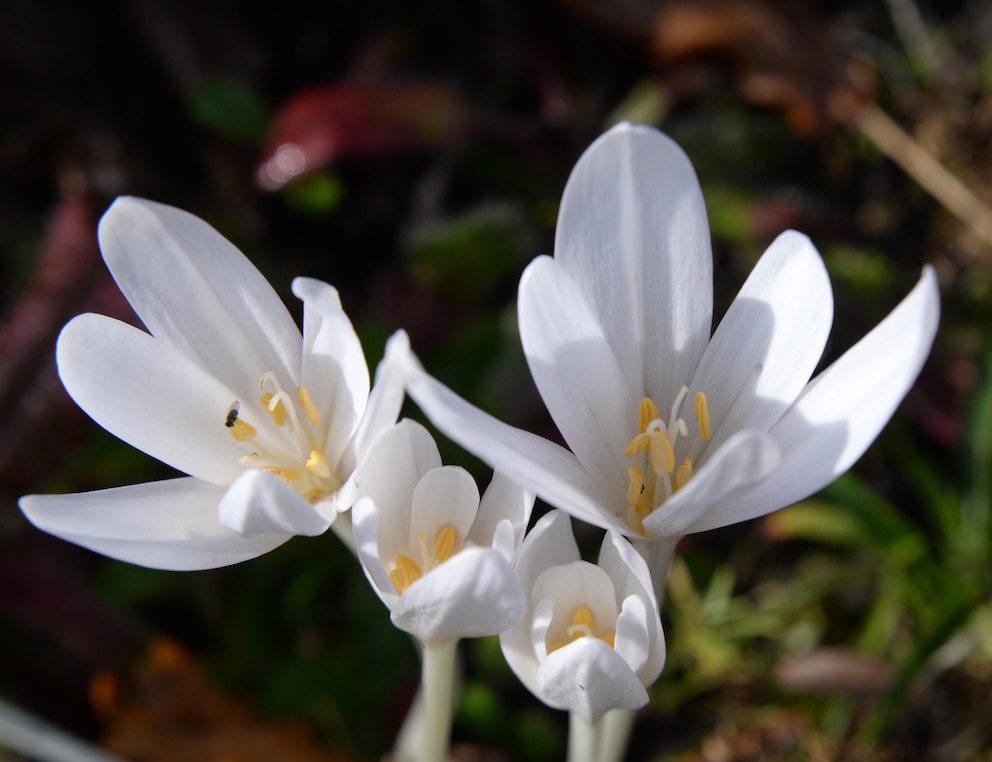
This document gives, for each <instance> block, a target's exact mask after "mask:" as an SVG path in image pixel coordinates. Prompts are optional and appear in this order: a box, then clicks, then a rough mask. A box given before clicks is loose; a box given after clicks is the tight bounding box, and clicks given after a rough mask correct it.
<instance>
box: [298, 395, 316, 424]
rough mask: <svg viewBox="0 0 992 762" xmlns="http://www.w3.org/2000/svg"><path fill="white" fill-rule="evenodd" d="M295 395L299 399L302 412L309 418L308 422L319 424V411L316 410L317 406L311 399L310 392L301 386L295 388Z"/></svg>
mask: <svg viewBox="0 0 992 762" xmlns="http://www.w3.org/2000/svg"><path fill="white" fill-rule="evenodd" d="M296 397H297V399H298V400H299V401H300V407H301V408H303V414H304V415H305V416H306V417H307V418H308V419H309V421H310V423H312V424H313V425H314V426H319V425H320V412H319V411H318V410H317V406H316V405H315V404H313V400H312V399H310V394H309V393H308V392H307V390H306V389H304V388H303V387H302V386H300V387H298V388H297V389H296Z"/></svg>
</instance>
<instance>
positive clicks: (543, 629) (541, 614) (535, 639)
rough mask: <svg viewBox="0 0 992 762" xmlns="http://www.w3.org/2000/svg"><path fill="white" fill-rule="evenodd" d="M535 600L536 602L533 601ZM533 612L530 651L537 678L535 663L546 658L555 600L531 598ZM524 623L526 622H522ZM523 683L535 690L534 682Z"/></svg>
mask: <svg viewBox="0 0 992 762" xmlns="http://www.w3.org/2000/svg"><path fill="white" fill-rule="evenodd" d="M535 600H536V603H534V601H535ZM531 604H532V605H533V608H534V613H533V615H532V616H531V620H530V646H531V652H532V654H533V655H534V656H536V657H537V661H536V663H535V664H534V675H533V677H534V680H535V681H536V680H537V665H538V664H540V663H541V662H542V661H544V660H545V659H546V658H548V630H549V629H551V623H552V622H553V621H554V619H555V602H554V601H553V600H551V599H550V598H538V599H534V598H532V599H531ZM524 624H526V622H524ZM524 684H525V685H526V686H527V687H528V688H530V690H532V691H534V690H536V682H534V683H531V682H526V681H524Z"/></svg>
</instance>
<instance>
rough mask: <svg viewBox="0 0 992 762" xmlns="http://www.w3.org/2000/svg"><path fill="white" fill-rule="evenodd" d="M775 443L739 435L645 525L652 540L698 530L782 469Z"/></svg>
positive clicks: (754, 434) (757, 434)
mask: <svg viewBox="0 0 992 762" xmlns="http://www.w3.org/2000/svg"><path fill="white" fill-rule="evenodd" d="M781 461H782V454H781V452H780V451H779V447H778V445H777V443H776V442H775V440H774V439H773V438H772V437H771V436H770V435H769V434H765V433H762V432H758V431H739V432H737V433H736V434H735V435H734V436H732V437H731V438H730V439H729V440H728V441H727V442H726V443H724V445H723V447H721V448H720V449H719V450H717V451H716V453H715V454H714V455H713V456H712V457H711V458H710V459H709V461H707V463H706V465H704V466H703V467H702V468H701V469H700V470H699V473H697V474H696V475H695V476H694V477H693V478H692V480H691V481H689V483H688V484H686V486H685V487H683V488H682V489H681V490H679V491H678V492H676V493H675V494H674V495H673V496H672V497H671V498H670V499H669V500H668V501H667V502H665V503H663V504H662V505H661V507H660V508H658V509H657V510H655V511H653V512H652V513H651V514H649V515H648V517H647V518H645V519H644V521H643V522H642V524H643V526H644V531H645V533H646V534H647V537H648V538H649V539H652V540H662V539H666V538H673V537H681V536H682V535H685V534H689V533H690V532H695V531H699V530H698V529H696V527H697V526H699V524H700V523H701V522H704V521H705V519H706V516H707V514H709V513H710V512H720V511H722V510H723V506H724V505H725V504H726V503H727V502H728V501H730V500H733V498H734V496H735V495H736V494H738V493H740V492H743V491H745V490H746V489H747V488H748V487H751V486H752V485H754V484H757V483H759V482H760V481H761V480H763V479H765V478H767V477H768V475H769V474H771V473H772V472H774V471H775V469H776V468H778V467H779V463H781Z"/></svg>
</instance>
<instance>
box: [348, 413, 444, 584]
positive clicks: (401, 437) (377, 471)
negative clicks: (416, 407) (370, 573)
mask: <svg viewBox="0 0 992 762" xmlns="http://www.w3.org/2000/svg"><path fill="white" fill-rule="evenodd" d="M440 465H441V455H440V454H439V453H438V451H437V445H436V444H434V439H433V438H432V437H431V435H430V434H429V433H428V432H427V429H425V428H424V427H423V426H421V425H420V424H419V423H416V422H415V421H412V420H403V421H400V422H399V423H398V424H396V425H395V426H394V427H392V428H391V429H389V430H387V431H385V432H384V433H383V434H382V436H381V437H380V438H379V439H378V440H377V441H376V443H375V445H374V446H373V447H372V448H371V449H370V450H369V452H368V453H366V456H365V459H364V460H363V461H362V463H361V466H360V468H359V473H358V477H357V481H358V489H359V493H360V495H362V496H367V497H371V498H372V499H373V500H374V501H375V505H376V509H377V510H378V512H379V534H378V538H377V540H378V544H379V552H380V554H381V557H382V559H383V563H385V564H386V565H387V566H391V565H392V563H393V562H394V561H395V559H396V557H397V556H398V555H399V554H400V553H409V552H410V547H409V545H410V543H409V535H410V506H411V504H412V501H413V491H414V489H415V488H416V486H417V482H419V481H420V479H421V477H422V476H423V475H424V474H426V473H427V472H428V471H430V470H432V469H435V468H438V467H440Z"/></svg>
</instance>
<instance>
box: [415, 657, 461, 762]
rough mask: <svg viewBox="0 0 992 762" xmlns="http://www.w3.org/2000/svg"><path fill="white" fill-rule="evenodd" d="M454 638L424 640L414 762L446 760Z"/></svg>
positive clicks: (453, 680) (452, 699)
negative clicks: (421, 711) (419, 721)
mask: <svg viewBox="0 0 992 762" xmlns="http://www.w3.org/2000/svg"><path fill="white" fill-rule="evenodd" d="M457 648H458V640H457V639H454V638H453V639H452V640H448V641H445V642H444V643H436V644H433V645H428V644H424V655H423V657H424V661H423V670H422V672H421V683H420V689H421V691H422V693H423V696H424V703H425V712H424V726H423V729H422V730H423V735H422V737H421V746H420V756H419V757H418V759H417V762H446V761H447V759H448V744H449V743H450V740H451V718H452V715H453V713H454V696H455V654H456V652H457Z"/></svg>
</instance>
